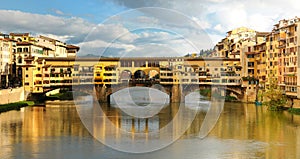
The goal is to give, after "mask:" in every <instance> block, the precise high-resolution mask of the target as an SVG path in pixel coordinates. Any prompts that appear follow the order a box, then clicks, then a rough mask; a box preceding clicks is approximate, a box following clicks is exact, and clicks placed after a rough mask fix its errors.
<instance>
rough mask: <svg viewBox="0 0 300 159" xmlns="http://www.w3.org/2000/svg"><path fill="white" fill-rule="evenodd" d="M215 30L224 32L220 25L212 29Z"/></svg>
mask: <svg viewBox="0 0 300 159" xmlns="http://www.w3.org/2000/svg"><path fill="white" fill-rule="evenodd" d="M214 29H215V30H217V31H219V32H221V33H222V32H224V31H225V29H224V28H223V26H222V25H221V24H217V25H216V26H215V27H214Z"/></svg>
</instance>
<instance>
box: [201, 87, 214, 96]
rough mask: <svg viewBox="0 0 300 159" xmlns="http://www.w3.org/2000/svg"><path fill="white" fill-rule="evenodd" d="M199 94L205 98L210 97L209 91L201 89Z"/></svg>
mask: <svg viewBox="0 0 300 159" xmlns="http://www.w3.org/2000/svg"><path fill="white" fill-rule="evenodd" d="M200 94H201V95H202V96H205V97H211V89H201V90H200Z"/></svg>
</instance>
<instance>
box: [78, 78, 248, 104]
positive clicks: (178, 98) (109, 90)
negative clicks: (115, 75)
mask: <svg viewBox="0 0 300 159" xmlns="http://www.w3.org/2000/svg"><path fill="white" fill-rule="evenodd" d="M135 86H141V87H151V88H154V89H158V90H160V91H162V92H165V93H166V94H168V95H169V97H170V102H173V103H178V102H184V97H185V96H186V95H188V94H190V93H192V92H195V91H200V90H201V89H211V90H212V92H215V93H216V92H218V93H220V95H222V96H225V95H232V94H234V95H235V96H236V97H237V99H238V100H242V99H243V98H244V90H243V89H241V88H240V87H236V86H218V85H206V86H203V85H199V84H188V85H184V84H182V85H178V84H173V85H160V84H157V83H155V82H154V83H145V84H144V85H143V84H142V83H141V82H139V83H138V84H132V83H123V84H116V85H93V84H91V85H78V86H73V91H78V92H85V93H88V94H90V95H93V96H94V98H95V99H97V100H98V101H99V102H107V103H109V102H110V96H111V95H112V94H113V93H114V92H117V91H119V90H122V89H124V88H128V87H135Z"/></svg>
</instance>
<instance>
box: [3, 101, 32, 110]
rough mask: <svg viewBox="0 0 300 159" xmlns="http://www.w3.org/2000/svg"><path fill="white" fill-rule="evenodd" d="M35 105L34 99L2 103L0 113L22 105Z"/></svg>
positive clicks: (16, 108) (17, 108)
mask: <svg viewBox="0 0 300 159" xmlns="http://www.w3.org/2000/svg"><path fill="white" fill-rule="evenodd" d="M30 105H34V102H33V101H21V102H16V103H9V104H2V105H0V113H2V112H6V111H10V110H19V109H20V108H22V107H26V106H30Z"/></svg>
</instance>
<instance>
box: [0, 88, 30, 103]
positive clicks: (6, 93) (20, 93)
mask: <svg viewBox="0 0 300 159" xmlns="http://www.w3.org/2000/svg"><path fill="white" fill-rule="evenodd" d="M27 96H28V93H26V92H25V91H24V88H23V87H20V88H11V89H2V90H0V104H7V103H14V102H19V101H24V100H26V99H27Z"/></svg>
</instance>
